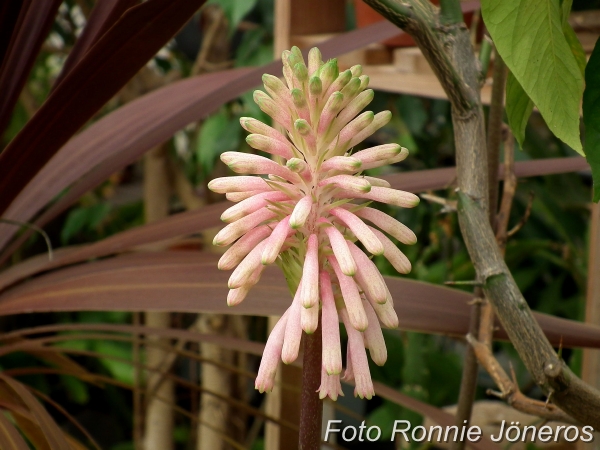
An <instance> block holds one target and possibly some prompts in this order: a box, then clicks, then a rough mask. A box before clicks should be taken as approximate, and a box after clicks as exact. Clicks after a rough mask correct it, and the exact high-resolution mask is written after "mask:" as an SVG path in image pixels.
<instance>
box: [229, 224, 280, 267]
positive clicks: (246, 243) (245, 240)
mask: <svg viewBox="0 0 600 450" xmlns="http://www.w3.org/2000/svg"><path fill="white" fill-rule="evenodd" d="M270 234H271V228H269V227H268V226H266V225H261V226H260V227H256V228H254V229H253V230H250V231H248V232H247V233H246V234H245V235H243V236H242V237H241V238H240V239H238V240H237V241H236V242H235V243H234V244H233V245H232V246H231V247H229V248H228V249H227V251H226V252H225V253H224V254H223V256H221V258H220V259H219V264H218V266H217V267H218V268H219V270H231V269H233V268H234V267H235V266H237V265H238V264H239V263H240V262H241V261H242V260H243V259H244V257H245V256H246V255H247V254H248V253H250V251H251V250H252V249H253V248H254V247H256V246H257V245H258V244H259V243H261V242H262V241H264V240H265V239H266V238H267V237H268V236H270Z"/></svg>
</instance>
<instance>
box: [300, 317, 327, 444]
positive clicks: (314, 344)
mask: <svg viewBox="0 0 600 450" xmlns="http://www.w3.org/2000/svg"><path fill="white" fill-rule="evenodd" d="M321 352H322V348H321V323H320V321H319V327H318V328H317V330H316V331H315V332H314V333H313V334H305V335H304V358H303V363H302V398H301V406H300V442H299V444H298V448H299V449H300V450H319V448H320V447H321V420H322V417H323V405H322V402H321V400H320V399H319V394H318V393H317V389H319V386H320V384H321Z"/></svg>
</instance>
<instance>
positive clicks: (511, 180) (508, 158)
mask: <svg viewBox="0 0 600 450" xmlns="http://www.w3.org/2000/svg"><path fill="white" fill-rule="evenodd" d="M516 191H517V176H516V175H515V138H514V136H513V135H512V132H511V131H507V136H506V139H505V141H504V189H503V191H502V202H501V203H500V211H498V216H497V218H496V241H497V242H498V246H499V247H500V251H501V252H502V254H504V252H505V249H506V241H507V239H508V231H507V230H508V220H509V219H510V210H511V209H512V204H513V199H514V198H515V192H516Z"/></svg>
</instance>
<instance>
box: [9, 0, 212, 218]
mask: <svg viewBox="0 0 600 450" xmlns="http://www.w3.org/2000/svg"><path fill="white" fill-rule="evenodd" d="M54 1H58V0H54ZM204 2H205V0H148V1H146V2H144V3H143V4H141V5H138V6H136V7H134V8H130V9H129V10H128V11H127V12H126V13H125V14H124V15H123V16H122V17H121V18H120V19H119V21H118V22H117V23H116V24H115V25H114V26H113V27H112V28H111V29H110V30H109V32H107V33H105V34H104V35H103V36H102V37H101V38H100V40H99V41H98V42H97V44H96V45H94V46H93V47H92V48H91V49H90V50H89V51H88V52H87V53H86V54H85V55H84V56H83V58H82V60H81V61H80V63H79V64H77V66H76V67H75V68H74V69H73V70H72V71H71V72H70V73H69V74H68V75H67V76H66V77H65V79H64V80H63V82H62V83H60V85H58V86H57V87H56V89H55V90H54V91H53V92H52V93H51V94H50V96H49V97H48V99H47V100H46V102H45V103H44V104H43V105H42V107H41V108H40V109H39V110H38V112H37V113H36V114H35V116H33V117H32V119H31V120H30V121H29V122H28V123H27V125H25V127H24V128H23V130H21V132H20V133H19V134H18V135H17V136H16V137H15V139H13V141H12V142H11V143H10V144H9V145H8V147H7V148H6V149H5V150H4V151H3V152H2V153H1V154H0V168H2V175H1V176H0V192H2V196H0V215H1V214H2V213H4V211H5V210H6V208H7V207H8V205H9V204H10V203H11V202H12V200H13V199H14V198H15V197H16V196H17V194H18V193H19V192H20V191H21V190H22V189H23V187H25V185H26V184H27V183H28V182H29V180H31V178H33V176H34V175H35V174H36V173H38V172H39V170H40V169H41V168H42V167H43V166H44V165H45V164H46V163H47V162H48V161H49V160H50V158H51V157H52V156H53V155H54V154H55V153H56V152H57V151H58V150H59V149H60V147H62V146H63V145H64V144H65V143H66V142H67V141H68V140H69V139H70V138H71V137H72V136H73V134H75V132H76V131H77V130H78V129H79V128H81V127H82V126H83V125H84V124H85V123H86V122H87V121H88V120H89V119H90V118H91V117H92V116H93V115H94V114H95V113H96V112H97V111H98V110H99V109H100V108H101V107H102V106H103V105H104V104H105V103H106V102H107V101H108V100H109V99H110V98H111V97H112V96H113V95H114V94H115V93H116V92H117V91H118V90H119V89H121V88H122V87H123V86H124V85H125V83H126V82H127V81H129V80H130V79H131V77H133V76H134V75H135V73H136V72H137V71H138V70H139V69H140V68H141V67H142V66H143V65H144V64H145V63H146V62H147V61H148V60H149V59H150V58H152V56H154V55H155V54H156V52H158V50H160V48H161V47H162V46H163V45H164V44H165V43H166V42H167V41H168V40H169V39H170V38H171V37H172V36H173V35H174V34H175V33H176V32H177V31H178V30H179V29H180V28H181V27H182V26H183V24H184V23H185V22H186V21H187V20H188V19H189V18H190V17H191V16H192V14H193V13H194V12H195V11H196V10H197V9H198V8H199V7H200V6H201V5H202V4H203V3H204ZM39 3H40V4H42V5H45V4H47V3H49V2H46V1H44V2H39ZM53 3H54V2H53ZM38 8H39V7H36V8H34V9H35V10H37V9H38ZM24 31H26V32H27V33H30V31H31V30H30V29H27V30H24Z"/></svg>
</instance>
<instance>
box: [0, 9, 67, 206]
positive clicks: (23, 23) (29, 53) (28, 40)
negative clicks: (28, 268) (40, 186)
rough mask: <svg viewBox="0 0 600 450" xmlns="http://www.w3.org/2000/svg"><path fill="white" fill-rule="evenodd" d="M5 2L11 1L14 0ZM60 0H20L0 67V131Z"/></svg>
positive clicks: (9, 114)
mask: <svg viewBox="0 0 600 450" xmlns="http://www.w3.org/2000/svg"><path fill="white" fill-rule="evenodd" d="M5 3H13V4H14V3H17V2H5ZM60 4H61V0H31V1H27V2H25V3H23V7H22V8H21V11H20V13H19V17H18V19H17V24H16V25H15V29H14V31H13V33H12V36H11V39H10V44H9V46H8V48H7V50H6V57H5V58H4V60H3V62H2V69H1V71H0V92H2V98H1V99H0V135H1V134H2V133H3V132H4V130H5V129H6V126H7V125H8V124H9V122H10V116H11V114H12V111H13V109H14V107H15V105H16V104H17V100H18V99H19V95H20V94H21V91H22V90H23V86H25V83H26V81H27V77H28V76H29V72H31V68H32V67H33V64H34V63H35V59H36V58H37V55H38V53H39V51H40V48H41V47H42V44H43V43H44V40H45V39H46V36H47V35H48V33H49V32H50V28H51V27H52V23H54V16H55V15H56V11H57V10H58V7H59V6H60ZM13 17H14V16H13ZM17 150H18V149H17ZM3 153H4V152H3ZM3 153H2V154H3ZM2 154H0V165H3V163H2V162H1V161H3V159H2ZM4 167H11V166H4ZM1 184H2V183H1V181H0V185H1ZM0 192H2V188H0ZM0 203H2V199H1V198H0ZM3 210H4V208H2V209H0V211H3ZM0 214H1V212H0Z"/></svg>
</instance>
